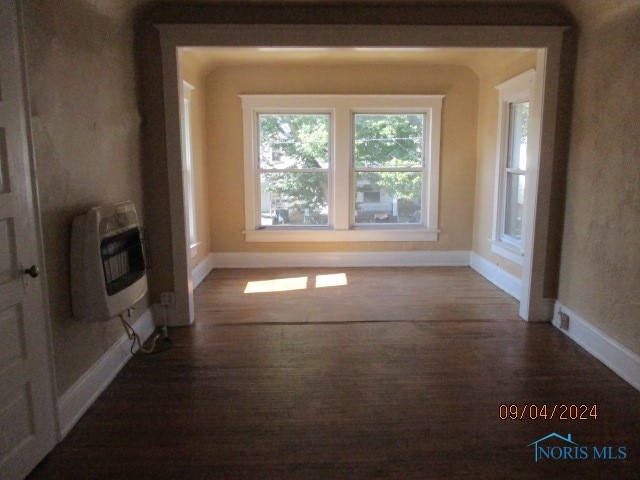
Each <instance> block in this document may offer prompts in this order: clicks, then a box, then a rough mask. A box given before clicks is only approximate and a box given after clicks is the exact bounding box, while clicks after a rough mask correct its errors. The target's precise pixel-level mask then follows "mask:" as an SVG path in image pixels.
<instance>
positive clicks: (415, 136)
mask: <svg viewBox="0 0 640 480" xmlns="http://www.w3.org/2000/svg"><path fill="white" fill-rule="evenodd" d="M424 117H425V116H424V114H393V115H370V114H357V115H355V116H354V131H355V134H354V161H355V165H356V167H387V168H388V167H421V166H422V165H423V159H422V154H423V148H422V147H423V144H424V141H423V140H424V139H423V133H424V120H425V119H424Z"/></svg>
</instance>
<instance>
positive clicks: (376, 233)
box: [244, 228, 438, 242]
mask: <svg viewBox="0 0 640 480" xmlns="http://www.w3.org/2000/svg"><path fill="white" fill-rule="evenodd" d="M244 235H245V240H246V241H247V242H435V241H437V240H438V231H433V230H424V229H398V228H393V229H386V230H385V229H379V230H372V229H357V230H330V229H326V230H324V229H323V230H272V229H264V230H246V231H245V232H244Z"/></svg>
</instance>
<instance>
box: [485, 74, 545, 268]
mask: <svg viewBox="0 0 640 480" xmlns="http://www.w3.org/2000/svg"><path fill="white" fill-rule="evenodd" d="M534 73H535V71H534V70H529V71H527V72H525V73H523V74H521V75H518V76H517V77H515V78H512V79H511V80H508V81H506V82H504V83H502V84H500V85H498V86H497V87H496V88H497V89H498V90H499V101H500V108H499V128H498V160H497V166H496V196H495V206H494V228H493V230H494V233H493V238H492V242H491V249H492V251H493V252H494V253H497V254H499V255H501V256H503V257H505V258H507V259H509V260H511V261H513V262H515V263H518V264H520V265H521V264H522V259H523V245H522V238H523V233H524V211H525V204H524V199H525V187H526V174H527V146H528V136H529V135H528V132H529V106H530V102H531V91H532V83H533V78H534Z"/></svg>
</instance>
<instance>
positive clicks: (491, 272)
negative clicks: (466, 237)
mask: <svg viewBox="0 0 640 480" xmlns="http://www.w3.org/2000/svg"><path fill="white" fill-rule="evenodd" d="M469 263H470V266H471V268H473V269H474V270H475V271H476V272H478V273H479V274H480V275H482V276H483V277H484V278H486V279H487V280H489V281H490V282H491V283H493V284H494V285H495V286H496V287H498V288H500V289H501V290H504V291H505V292H506V293H508V294H509V295H511V296H512V297H513V298H515V299H516V300H518V301H520V295H521V291H522V281H521V280H520V279H519V278H518V277H514V276H513V275H511V274H510V273H507V272H505V271H504V270H502V269H501V268H500V267H498V266H497V265H494V264H493V263H491V262H489V261H488V260H485V259H484V258H482V257H481V256H480V255H478V254H477V253H474V252H471V254H470V258H469Z"/></svg>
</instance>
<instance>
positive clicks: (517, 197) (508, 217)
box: [504, 173, 524, 240]
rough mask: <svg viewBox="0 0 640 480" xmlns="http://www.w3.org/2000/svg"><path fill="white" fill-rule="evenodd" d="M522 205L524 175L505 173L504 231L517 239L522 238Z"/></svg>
mask: <svg viewBox="0 0 640 480" xmlns="http://www.w3.org/2000/svg"><path fill="white" fill-rule="evenodd" d="M523 205H524V175H521V174H516V173H509V174H507V198H506V204H505V222H504V233H505V235H509V236H510V237H513V238H515V239H517V240H520V239H521V238H522V212H523Z"/></svg>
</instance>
